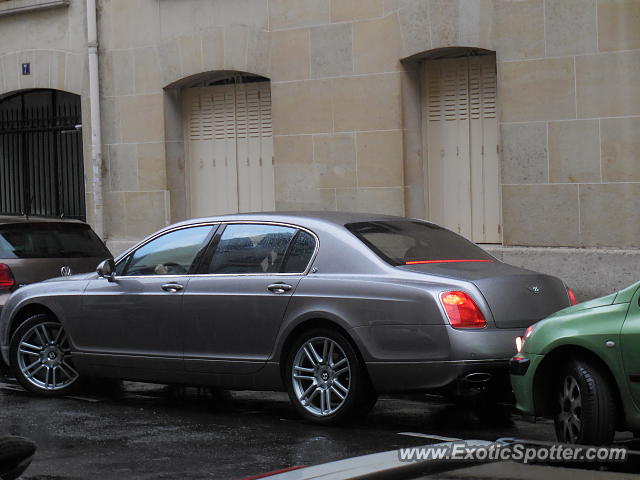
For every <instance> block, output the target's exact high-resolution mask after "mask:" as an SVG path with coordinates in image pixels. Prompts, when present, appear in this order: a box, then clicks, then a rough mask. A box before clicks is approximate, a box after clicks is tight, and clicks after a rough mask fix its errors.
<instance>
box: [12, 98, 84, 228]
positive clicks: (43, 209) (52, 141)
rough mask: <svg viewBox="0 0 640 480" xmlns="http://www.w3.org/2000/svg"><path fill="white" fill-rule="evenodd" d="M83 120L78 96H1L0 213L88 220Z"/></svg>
mask: <svg viewBox="0 0 640 480" xmlns="http://www.w3.org/2000/svg"><path fill="white" fill-rule="evenodd" d="M80 124H81V111H80V97H79V96H78V95H74V94H71V93H66V92H60V91H57V90H30V91H27V92H21V93H17V94H15V95H11V96H9V97H6V98H4V99H2V100H0V214H10V215H40V216H45V217H66V218H76V219H79V220H85V219H86V208H85V195H84V194H85V191H84V163H83V155H82V131H81V129H80Z"/></svg>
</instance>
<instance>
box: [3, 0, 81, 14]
mask: <svg viewBox="0 0 640 480" xmlns="http://www.w3.org/2000/svg"><path fill="white" fill-rule="evenodd" d="M68 6H69V0H4V1H0V17H5V16H8V15H17V14H19V13H26V12H35V11H37V10H46V9H49V8H59V7H68Z"/></svg>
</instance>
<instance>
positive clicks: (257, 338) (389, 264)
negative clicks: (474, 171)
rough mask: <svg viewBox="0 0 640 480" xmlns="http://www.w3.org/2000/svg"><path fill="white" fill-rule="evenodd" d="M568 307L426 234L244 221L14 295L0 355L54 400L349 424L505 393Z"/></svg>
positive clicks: (157, 240) (167, 231)
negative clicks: (170, 400) (103, 400)
mask: <svg viewBox="0 0 640 480" xmlns="http://www.w3.org/2000/svg"><path fill="white" fill-rule="evenodd" d="M569 305H570V297H569V293H568V290H567V288H566V286H565V285H564V283H563V282H562V281H561V280H559V279H558V278H555V277H552V276H548V275H543V274H539V273H536V272H532V271H528V270H523V269H521V268H516V267H513V266H510V265H507V264H505V263H502V262H500V261H498V260H497V259H495V258H494V257H492V256H490V255H489V254H487V253H486V252H485V251H484V250H482V249H481V248H479V247H478V246H476V245H474V244H473V243H471V242H469V241H468V240H466V239H464V238H463V237H461V236H459V235H457V234H455V233H453V232H451V231H449V230H447V229H445V228H442V227H439V226H437V225H434V224H432V223H429V222H426V221H421V220H413V219H408V218H402V217H393V216H381V215H369V214H355V213H327V212H323V213H308V212H304V213H260V214H239V215H229V216H221V217H212V218H203V219H197V220H190V221H186V222H182V223H178V224H175V225H172V226H170V227H167V228H164V229H163V230H161V231H159V232H157V233H154V234H153V235H151V236H149V237H148V238H146V239H145V240H143V241H142V242H140V243H139V244H138V245H136V246H135V247H133V248H131V249H130V250H128V251H127V252H125V253H123V254H122V255H120V256H119V257H118V258H117V259H115V261H114V260H111V259H107V260H105V261H104V262H102V263H101V264H100V265H99V266H98V268H97V273H91V274H83V275H75V276H70V277H63V278H56V279H52V280H48V281H46V282H42V283H38V284H33V285H28V286H25V287H22V288H20V289H18V290H16V291H15V292H14V293H13V294H12V296H11V297H10V298H9V300H8V302H7V303H6V305H5V307H4V308H3V310H2V315H1V317H0V346H1V348H2V356H3V359H4V360H5V361H6V362H7V363H8V364H9V365H10V366H11V369H12V371H13V373H14V374H15V376H16V378H17V379H18V381H19V382H20V383H21V384H22V385H23V386H24V387H25V388H26V389H28V390H30V391H32V392H36V393H39V394H43V395H63V394H66V393H68V392H69V391H70V390H72V389H73V388H74V387H76V385H77V384H78V380H79V379H80V378H82V377H111V378H119V379H127V380H137V381H144V382H159V383H179V384H196V385H211V386H217V387H222V388H228V389H252V390H287V391H288V393H289V396H290V398H291V401H292V402H293V404H294V405H295V407H296V409H297V410H298V411H299V412H300V414H301V415H303V416H304V417H306V418H307V419H310V420H312V421H315V422H318V423H334V422H339V421H341V420H345V419H348V418H353V417H354V416H356V415H362V414H365V413H366V412H368V411H369V410H370V409H371V408H372V407H373V405H374V404H375V401H376V398H377V394H378V393H393V392H440V393H447V392H448V393H456V392H460V391H463V390H465V389H468V388H479V387H484V386H486V385H490V384H491V382H494V381H497V380H500V381H502V380H504V381H507V378H508V377H507V372H508V359H509V358H510V357H511V356H512V355H513V354H514V353H515V349H516V345H515V339H516V337H518V336H520V335H522V334H523V332H524V330H525V329H526V327H528V326H529V325H531V324H532V323H534V322H536V321H538V320H540V319H542V318H543V317H546V316H547V315H549V314H551V313H553V312H554V311H556V310H559V309H561V308H564V307H566V306H569Z"/></svg>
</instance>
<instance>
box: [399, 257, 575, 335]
mask: <svg viewBox="0 0 640 480" xmlns="http://www.w3.org/2000/svg"><path fill="white" fill-rule="evenodd" d="M399 268H402V269H406V270H411V271H415V272H422V273H428V274H432V275H438V276H442V277H448V278H453V279H458V280H466V281H469V282H472V283H473V284H474V285H475V286H476V287H478V289H479V290H480V292H481V293H482V295H483V296H484V298H485V300H486V301H487V304H488V305H489V308H490V309H491V313H492V314H493V318H494V322H495V325H496V327H497V328H526V327H528V326H529V325H532V324H534V323H535V322H537V321H539V320H542V319H543V318H545V317H547V316H549V315H551V314H552V313H554V312H557V311H558V310H561V309H563V308H566V307H568V306H570V305H571V303H570V302H569V297H568V296H567V290H566V287H565V285H564V283H563V282H562V280H560V279H559V278H557V277H554V276H551V275H545V274H542V273H538V272H534V271H531V270H526V269H524V268H518V267H514V266H512V265H508V264H506V263H502V262H499V261H497V260H496V261H493V262H478V263H467V262H460V263H430V264H419V265H405V266H401V267H399Z"/></svg>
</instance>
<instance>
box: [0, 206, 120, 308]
mask: <svg viewBox="0 0 640 480" xmlns="http://www.w3.org/2000/svg"><path fill="white" fill-rule="evenodd" d="M111 257H112V255H111V253H110V252H109V250H108V249H107V247H106V246H105V245H104V243H102V240H100V238H99V237H98V236H97V235H96V234H95V233H94V232H93V230H91V227H90V226H89V225H87V224H86V223H84V222H80V221H78V220H61V219H51V218H36V217H29V218H26V217H9V216H0V312H1V311H2V307H3V306H4V304H5V303H6V301H7V299H8V298H9V295H10V294H11V292H13V291H14V290H16V289H17V288H18V287H20V286H21V285H26V284H29V283H34V282H40V281H42V280H46V279H48V278H53V277H61V276H68V275H73V274H76V273H87V272H93V271H95V269H96V266H97V265H98V263H100V262H101V261H102V260H105V259H107V258H111Z"/></svg>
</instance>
